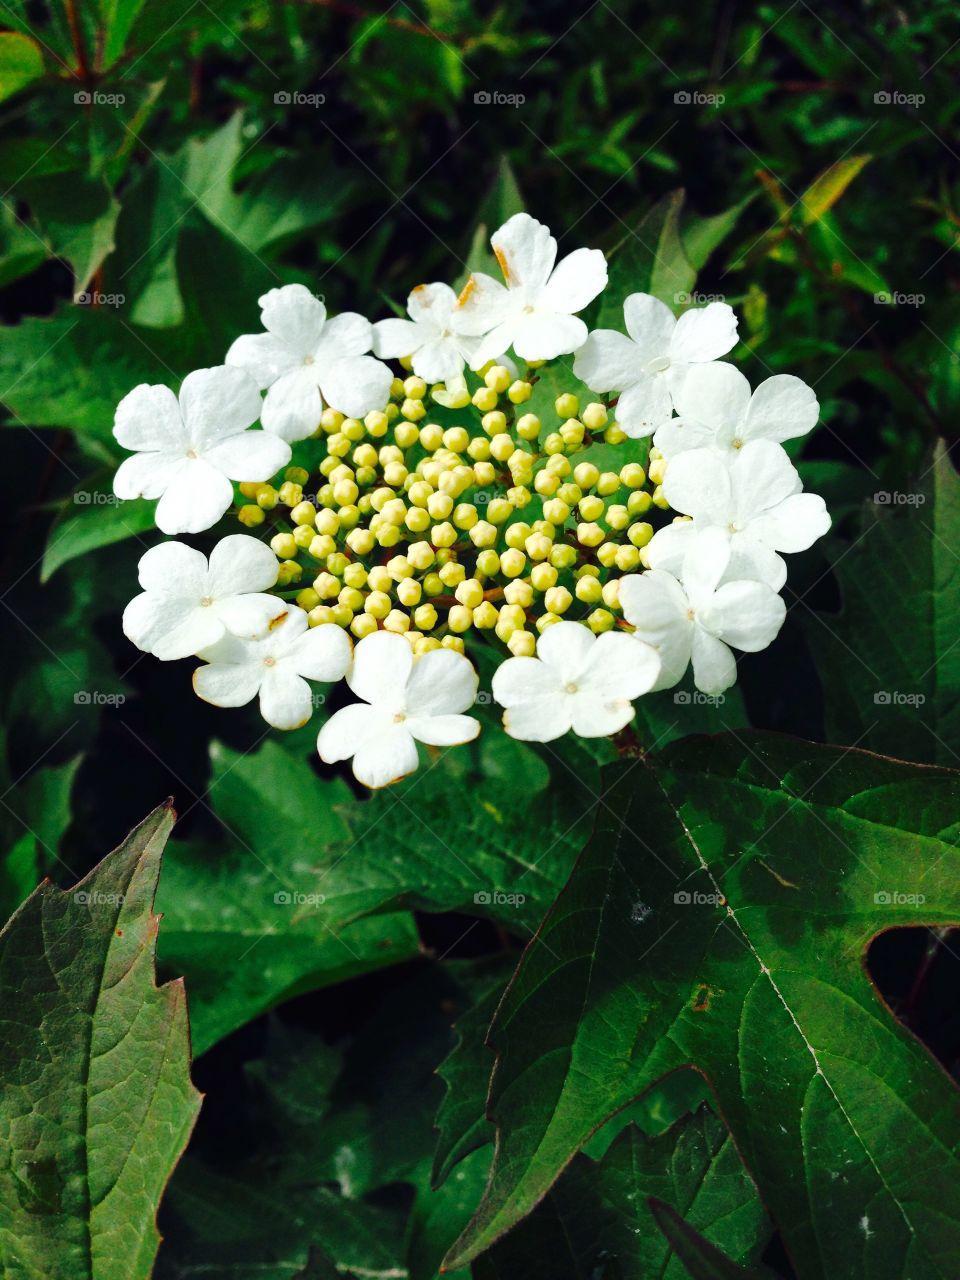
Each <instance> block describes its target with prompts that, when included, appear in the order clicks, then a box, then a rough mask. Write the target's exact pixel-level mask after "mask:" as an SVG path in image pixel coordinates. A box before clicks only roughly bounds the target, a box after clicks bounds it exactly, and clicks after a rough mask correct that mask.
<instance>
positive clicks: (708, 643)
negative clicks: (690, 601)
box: [691, 627, 737, 694]
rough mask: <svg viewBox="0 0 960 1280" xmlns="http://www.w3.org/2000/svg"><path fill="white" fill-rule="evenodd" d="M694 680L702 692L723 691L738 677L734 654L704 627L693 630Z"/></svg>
mask: <svg viewBox="0 0 960 1280" xmlns="http://www.w3.org/2000/svg"><path fill="white" fill-rule="evenodd" d="M691 656H692V658H693V681H694V684H695V685H696V686H697V688H698V689H699V690H700V692H701V693H714V694H715V693H723V691H724V689H729V688H730V686H731V685H732V684H735V683H736V679H737V664H736V661H735V660H734V656H733V654H732V653H731V652H730V650H729V649H728V648H727V646H726V645H725V644H724V643H723V641H722V640H718V639H717V638H716V637H715V636H711V635H708V634H707V632H706V631H704V630H703V628H702V627H695V628H694V632H693V652H692V655H691Z"/></svg>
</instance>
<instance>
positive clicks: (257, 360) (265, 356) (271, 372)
mask: <svg viewBox="0 0 960 1280" xmlns="http://www.w3.org/2000/svg"><path fill="white" fill-rule="evenodd" d="M224 363H225V364H229V365H234V366H235V367H236V368H238V369H245V370H246V371H247V373H249V374H250V376H251V378H253V380H254V382H256V384H257V386H258V387H260V388H264V387H269V386H270V385H271V383H273V382H276V380H277V379H278V378H279V377H281V376H282V375H283V374H285V373H286V372H287V370H288V369H289V368H290V367H291V366H294V365H296V364H298V363H299V362H298V360H297V356H296V353H295V352H293V351H291V349H290V347H289V346H287V344H286V343H285V342H284V341H283V339H282V338H278V337H277V335H276V334H274V333H245V334H244V335H243V336H242V337H240V338H237V340H236V342H234V343H233V345H232V346H231V347H230V350H229V351H228V352H227V355H226V359H225V361H224Z"/></svg>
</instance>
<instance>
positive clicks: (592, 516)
mask: <svg viewBox="0 0 960 1280" xmlns="http://www.w3.org/2000/svg"><path fill="white" fill-rule="evenodd" d="M577 510H578V511H579V512H580V514H581V515H582V516H583V518H584V520H599V519H600V517H601V516H602V515H603V512H604V503H603V499H602V498H598V497H597V496H596V494H593V493H588V494H587V496H586V497H585V498H581V499H580V501H579V502H578V503H577Z"/></svg>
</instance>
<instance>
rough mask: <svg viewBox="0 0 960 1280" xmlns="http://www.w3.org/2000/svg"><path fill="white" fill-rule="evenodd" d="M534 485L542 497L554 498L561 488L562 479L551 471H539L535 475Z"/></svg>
mask: <svg viewBox="0 0 960 1280" xmlns="http://www.w3.org/2000/svg"><path fill="white" fill-rule="evenodd" d="M533 487H534V488H535V489H536V491H537V493H539V494H540V495H541V496H542V497H544V498H552V497H553V495H554V494H555V493H556V492H557V490H558V489H559V488H560V480H559V477H557V476H555V475H553V474H551V472H549V471H546V470H544V471H538V472H537V474H536V476H535V477H534V481H533Z"/></svg>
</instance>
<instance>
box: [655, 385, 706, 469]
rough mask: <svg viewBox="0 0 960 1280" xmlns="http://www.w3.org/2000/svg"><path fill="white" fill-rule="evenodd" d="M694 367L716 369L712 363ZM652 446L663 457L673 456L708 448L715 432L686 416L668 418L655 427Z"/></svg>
mask: <svg viewBox="0 0 960 1280" xmlns="http://www.w3.org/2000/svg"><path fill="white" fill-rule="evenodd" d="M692 367H693V368H694V369H700V368H704V369H716V368H718V367H719V366H718V365H714V364H705V365H702V366H701V365H696V364H695V365H693V366H692ZM653 444H654V448H656V449H659V450H660V452H661V453H662V454H663V456H664V457H665V458H674V457H676V455H677V454H678V453H686V452H687V451H688V450H689V449H709V448H711V447H712V446H714V445H715V444H716V432H715V431H714V429H713V427H708V426H707V425H706V424H705V423H703V422H694V421H692V420H691V419H688V418H668V419H667V421H666V422H663V423H661V424H660V426H659V427H657V430H656V433H655V435H654V437H653Z"/></svg>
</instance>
